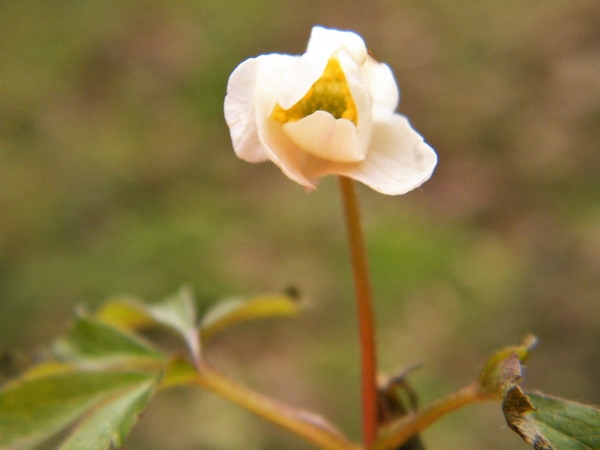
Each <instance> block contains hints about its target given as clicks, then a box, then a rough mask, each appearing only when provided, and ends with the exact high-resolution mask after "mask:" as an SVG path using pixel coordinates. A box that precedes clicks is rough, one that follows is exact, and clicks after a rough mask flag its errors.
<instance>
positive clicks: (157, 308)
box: [96, 288, 200, 361]
mask: <svg viewBox="0 0 600 450" xmlns="http://www.w3.org/2000/svg"><path fill="white" fill-rule="evenodd" d="M96 317H97V318H98V320H100V321H102V322H105V323H109V324H111V325H113V326H116V327H119V328H124V329H134V330H135V329H140V328H148V327H152V326H162V327H166V328H168V329H170V330H172V331H174V332H175V333H177V334H178V335H179V336H180V337H181V338H183V341H184V342H185V343H186V345H187V346H188V348H189V349H190V352H191V354H192V356H193V359H194V360H195V361H198V360H199V358H200V341H199V338H198V329H197V327H196V323H197V316H196V308H195V305H194V299H193V296H192V294H191V292H190V290H189V289H186V288H182V289H181V290H180V291H179V292H178V293H177V294H176V295H174V296H172V297H170V298H168V299H167V300H165V301H164V302H161V303H157V304H155V305H146V304H144V303H142V302H139V301H137V300H135V299H132V298H129V297H126V298H123V299H117V300H112V301H110V302H108V303H107V304H105V305H104V306H103V307H102V308H101V309H100V310H99V311H98V313H97V315H96Z"/></svg>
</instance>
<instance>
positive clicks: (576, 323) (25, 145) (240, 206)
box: [0, 0, 600, 450]
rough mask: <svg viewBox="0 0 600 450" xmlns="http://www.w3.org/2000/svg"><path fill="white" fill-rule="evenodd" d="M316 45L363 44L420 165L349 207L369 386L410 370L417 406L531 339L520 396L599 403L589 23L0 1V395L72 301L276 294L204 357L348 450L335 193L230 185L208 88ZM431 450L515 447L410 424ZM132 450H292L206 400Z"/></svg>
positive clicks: (597, 163) (443, 425) (275, 181)
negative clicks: (370, 316) (328, 31)
mask: <svg viewBox="0 0 600 450" xmlns="http://www.w3.org/2000/svg"><path fill="white" fill-rule="evenodd" d="M314 24H322V25H325V26H328V27H335V28H340V29H351V30H354V31H356V32H358V33H359V34H361V35H362V36H363V37H364V39H365V41H366V42H367V45H368V46H369V48H370V49H371V50H372V51H373V53H374V55H375V56H376V57H377V59H379V60H381V61H385V62H388V63H389V64H390V66H391V67H392V68H393V70H394V72H395V74H396V77H397V79H398V82H399V85H400V87H401V104H400V111H401V112H402V113H403V114H406V115H407V116H408V117H409V118H410V120H411V122H412V124H413V126H414V127H415V128H416V129H417V130H419V132H421V133H422V134H423V136H424V137H425V139H426V140H427V141H428V142H429V143H430V144H431V145H432V146H433V147H434V148H435V149H436V150H437V152H438V155H439V160H440V162H439V165H438V168H437V170H436V172H435V174H434V176H433V178H432V179H431V180H430V181H429V182H427V183H426V184H425V185H423V187H422V188H420V189H418V190H416V191H414V192H412V193H410V194H408V195H405V196H401V197H385V196H382V195H378V194H376V193H374V192H371V191H369V190H368V189H366V188H361V198H362V205H363V211H364V221H365V228H366V232H367V240H368V247H369V253H370V258H371V269H372V273H373V279H374V288H375V294H376V301H377V316H378V330H379V332H378V341H379V345H380V348H379V354H380V366H381V369H382V370H384V371H391V370H394V369H397V368H400V367H403V366H408V365H411V364H415V363H422V367H421V369H419V370H418V371H417V372H415V374H414V376H413V377H412V380H413V381H414V384H415V386H416V387H417V389H418V390H419V392H420V394H421V399H422V401H423V402H426V401H429V400H432V399H434V398H437V397H439V396H441V395H443V394H445V393H449V392H450V391H452V390H454V389H456V388H458V387H460V386H462V385H463V384H465V383H467V382H469V381H471V380H472V379H473V378H474V377H475V376H476V374H477V372H478V370H479V368H480V367H481V364H482V361H483V360H484V358H485V357H486V355H488V354H489V353H490V352H491V351H493V350H494V349H496V348H498V347H503V346H505V345H508V344H512V343H516V342H518V340H519V339H520V338H521V337H522V336H523V335H524V334H526V333H528V332H532V333H535V334H536V335H537V336H538V337H539V338H540V345H539V347H538V349H537V350H536V352H535V354H534V357H533V359H532V360H531V362H530V365H529V368H528V371H527V374H526V379H525V383H524V384H525V386H526V387H528V388H539V389H542V390H544V391H546V392H548V393H553V394H555V395H560V396H563V397H569V398H573V399H576V400H580V401H585V402H588V403H596V404H598V403H600V144H599V142H600V2H597V1H578V0H546V1H539V0H538V1H533V0H518V1H517V0H503V1H469V0H461V1H452V2H449V1H434V0H431V1H425V0H406V1H374V0H371V1H350V0H345V1H342V0H337V1H325V0H321V1H317V0H313V1H295V2H291V1H249V0H246V1H235V2H234V1H223V2H220V1H216V0H215V1H207V0H197V1H116V0H114V1H110V0H94V1H91V0H79V1H69V0H54V1H40V0H37V1H34V0H19V1H15V0H13V1H2V2H0V306H1V311H2V314H1V317H0V353H3V354H4V356H3V357H2V359H3V364H2V365H3V372H4V374H5V375H7V374H10V373H12V372H14V371H15V370H17V369H18V368H19V366H20V365H21V364H25V362H24V361H26V360H28V359H31V358H35V357H36V355H37V354H39V353H40V352H41V349H43V348H44V347H45V346H46V345H47V344H48V343H49V342H51V341H52V339H53V338H54V337H56V336H58V335H59V334H61V333H63V332H64V331H65V330H66V329H67V327H68V326H69V321H70V317H71V314H72V311H73V309H74V308H75V307H76V305H81V304H83V305H87V307H89V308H94V307H95V305H98V304H99V303H100V302H102V301H103V300H105V299H106V298H108V297H111V296H114V295H118V294H124V293H125V294H132V295H135V296H138V297H140V298H143V299H145V300H148V301H156V300H160V299H162V298H164V297H166V296H167V295H169V294H171V293H173V292H174V291H176V290H177V289H178V288H179V287H180V286H181V285H183V284H188V285H190V286H191V287H192V288H193V289H194V291H195V292H196V295H197V300H198V307H199V309H200V310H201V311H203V310H205V309H206V308H207V307H208V305H210V304H212V303H214V302H215V301H217V300H218V299H221V298H223V297H227V296H230V295H251V294H256V293H264V292H276V291H281V290H282V289H284V288H286V287H287V286H289V285H293V286H296V287H297V288H298V289H299V290H300V292H301V293H302V294H303V296H304V297H305V298H306V299H307V301H309V302H310V305H311V307H310V309H309V311H308V312H307V313H306V314H305V315H303V316H302V317H300V318H298V319H293V320H292V319H290V320H287V319H285V320H275V321H271V322H266V323H260V324H251V325H247V326H246V325H244V326H240V327H238V328H236V329H234V330H231V332H229V333H225V334H224V335H222V336H221V337H220V338H219V339H217V341H216V342H215V344H214V345H213V346H212V348H210V349H209V354H210V358H211V359H212V361H213V362H214V364H215V365H217V366H218V367H220V368H221V369H222V370H223V371H225V372H226V373H228V374H230V375H231V376H232V377H235V378H237V379H239V380H241V381H242V382H244V383H246V384H248V385H250V386H253V387H255V388H257V389H259V390H261V391H262V392H266V393H269V394H271V395H273V396H275V397H277V398H280V399H282V400H285V401H288V402H290V403H292V404H295V405H299V406H303V407H306V408H309V409H313V410H316V411H318V412H320V413H322V414H325V415H327V416H328V417H330V418H331V419H332V420H333V421H334V423H336V424H339V426H340V427H341V428H342V429H343V430H344V431H346V432H347V433H348V434H350V435H351V436H352V437H353V438H355V439H358V437H359V435H360V431H359V426H358V423H359V412H358V410H359V399H358V368H357V356H358V349H357V343H356V341H357V339H356V331H355V318H354V305H353V294H352V282H351V277H350V268H349V265H348V261H347V250H346V247H345V234H344V229H343V223H342V218H341V211H340V206H339V198H338V192H337V185H336V183H335V179H331V178H330V179H325V180H323V182H322V183H321V184H320V186H319V189H318V190H317V191H316V192H313V193H311V194H306V193H305V192H304V191H303V190H302V189H301V188H300V187H299V186H298V185H296V184H295V183H293V182H291V181H289V180H288V179H287V178H286V177H285V176H283V175H282V174H281V173H280V172H279V170H278V169H277V168H275V167H274V166H273V165H272V164H261V165H249V164H247V163H244V162H242V161H240V160H238V159H237V158H236V157H235V155H234V153H233V151H232V148H231V144H230V141H229V135H228V130H227V127H226V125H225V123H224V120H223V117H222V104H223V97H224V95H225V88H226V83H227V78H228V76H229V74H230V73H231V71H232V70H233V69H234V68H235V67H236V66H237V65H238V64H239V63H240V62H241V61H242V60H244V59H246V58H248V57H252V56H255V55H258V54H261V53H271V52H282V53H294V54H298V53H302V51H303V50H304V48H305V46H306V42H307V39H308V36H309V33H310V28H311V27H312V25H314ZM424 441H425V443H426V445H427V447H428V448H431V449H445V450H453V449H456V450H458V449H461V450H471V449H473V450H474V449H481V448H485V449H490V450H508V449H519V448H522V449H526V448H528V446H526V445H525V444H523V443H522V442H521V441H520V438H519V437H518V436H516V435H514V434H513V433H512V432H510V431H509V430H508V429H507V427H506V425H505V424H504V421H503V418H502V416H501V413H500V410H499V407H498V405H481V406H471V407H469V408H467V409H465V410H464V411H461V412H460V413H458V414H455V415H452V416H450V417H448V418H446V419H444V420H442V421H440V422H439V423H437V424H436V425H435V426H433V427H432V428H430V429H429V430H428V431H427V432H426V433H425V435H424ZM127 448H128V449H131V450H134V449H148V450H154V449H156V450H166V449H182V450H187V449H190V450H191V449H283V448H285V449H308V448H310V446H308V445H305V444H303V443H302V442H299V441H298V440H297V439H296V438H295V437H294V436H291V435H289V434H288V433H286V432H283V431H280V430H278V429H275V428H274V427H272V426H271V425H269V424H266V423H264V422H263V421H261V420H260V419H257V418H255V417H253V416H251V415H250V414H248V413H246V412H245V411H242V410H239V409H238V408H237V407H235V406H232V405H230V404H229V403H227V402H226V401H225V400H222V399H220V398H218V397H215V396H213V395H212V394H209V393H205V392H200V391H190V390H183V389H182V390H176V391H173V392H165V393H163V394H161V395H159V396H158V397H157V398H156V400H155V402H154V403H153V404H151V406H150V408H149V409H148V410H147V411H146V412H145V413H144V415H143V417H142V420H141V422H140V423H139V424H138V426H137V427H136V428H135V430H134V432H133V434H132V436H131V438H130V440H129V444H128V445H127Z"/></svg>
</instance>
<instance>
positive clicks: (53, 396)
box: [0, 371, 156, 448]
mask: <svg viewBox="0 0 600 450" xmlns="http://www.w3.org/2000/svg"><path fill="white" fill-rule="evenodd" d="M155 377H156V374H152V373H141V372H81V371H78V372H64V373H57V374H54V375H51V376H48V377H42V378H40V377H34V378H33V379H22V380H16V381H14V382H12V383H11V384H10V385H8V386H6V387H5V388H4V389H2V390H0V448H7V447H9V446H12V447H11V448H23V447H25V446H28V445H33V444H35V443H38V442H41V441H43V440H45V439H46V438H48V437H50V436H52V435H53V434H54V433H56V432H58V431H60V430H61V429H63V428H65V427H66V426H67V425H69V424H70V423H71V422H73V421H74V420H75V419H76V418H77V417H79V416H80V415H81V414H83V413H84V412H85V411H87V410H88V409H90V408H92V407H93V406H94V405H96V404H97V403H98V402H101V401H102V400H104V399H106V398H107V397H110V396H111V395H113V394H114V393H115V392H116V391H119V390H122V389H126V388H128V387H132V386H136V385H139V384H142V383H147V382H148V381H149V380H153V379H154V378H155Z"/></svg>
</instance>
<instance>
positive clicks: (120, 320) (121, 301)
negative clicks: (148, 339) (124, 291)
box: [96, 297, 157, 330]
mask: <svg viewBox="0 0 600 450" xmlns="http://www.w3.org/2000/svg"><path fill="white" fill-rule="evenodd" d="M96 319H98V320H99V321H101V322H104V323H108V324H111V325H113V326H116V327H118V328H122V329H125V330H140V329H142V328H149V327H152V326H156V325H157V322H156V320H155V319H154V318H153V317H152V315H151V314H150V312H149V311H148V306H147V305H145V304H144V303H142V302H141V301H140V300H138V299H136V298H134V297H119V298H115V299H112V300H108V301H106V302H104V303H103V304H102V306H101V307H100V309H99V310H98V312H97V313H96Z"/></svg>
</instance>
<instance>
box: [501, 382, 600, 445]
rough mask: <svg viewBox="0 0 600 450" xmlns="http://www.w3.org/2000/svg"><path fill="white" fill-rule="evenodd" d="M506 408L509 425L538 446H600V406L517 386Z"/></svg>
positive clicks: (510, 392)
mask: <svg viewBox="0 0 600 450" xmlns="http://www.w3.org/2000/svg"><path fill="white" fill-rule="evenodd" d="M502 409H503V411H504V416H505V418H506V423H507V424H508V426H509V427H510V428H511V429H512V430H513V431H515V432H516V433H517V434H519V435H520V436H521V437H522V438H523V440H524V441H525V442H527V443H528V444H531V445H533V448H534V449H536V450H600V410H598V409H597V408H595V407H593V406H589V405H583V404H581V403H577V402H573V401H570V400H563V399H559V398H556V397H551V396H548V395H544V394H533V393H531V394H528V395H525V394H524V393H523V391H522V390H521V388H519V387H518V386H513V388H511V389H510V390H509V392H508V393H507V395H506V397H505V399H504V402H503V405H502Z"/></svg>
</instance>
